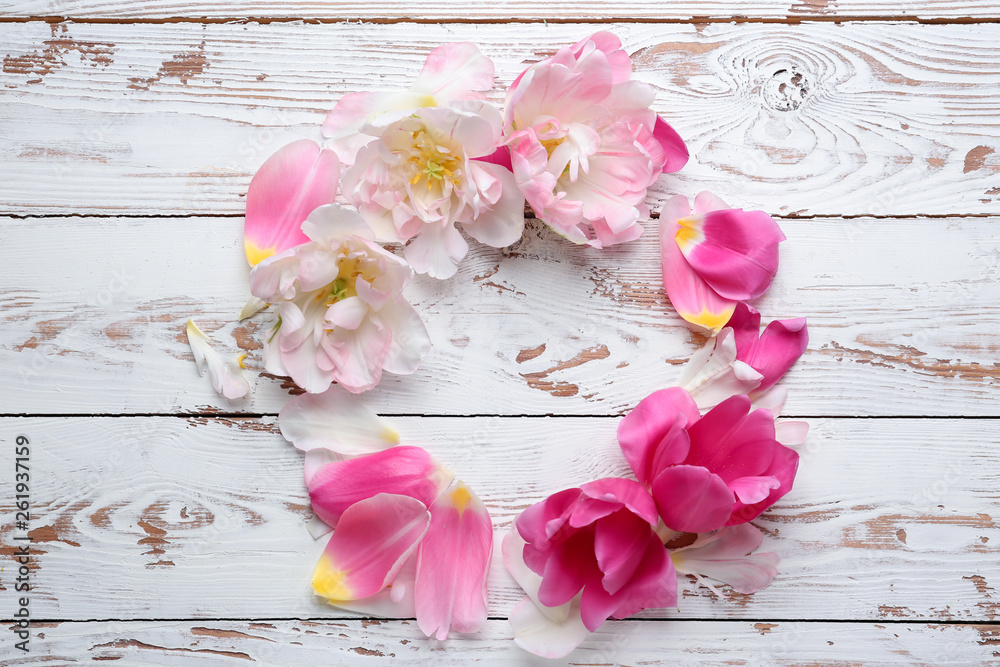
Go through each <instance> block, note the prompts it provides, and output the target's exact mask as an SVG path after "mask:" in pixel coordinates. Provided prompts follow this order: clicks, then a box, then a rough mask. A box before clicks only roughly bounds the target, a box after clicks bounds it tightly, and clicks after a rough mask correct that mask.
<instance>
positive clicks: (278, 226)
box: [243, 139, 340, 266]
mask: <svg viewBox="0 0 1000 667" xmlns="http://www.w3.org/2000/svg"><path fill="white" fill-rule="evenodd" d="M339 178H340V162H339V161H338V160H337V156H336V155H334V153H333V151H329V150H324V149H321V148H320V147H319V145H318V144H317V143H316V142H315V141H310V140H308V139H301V140H299V141H295V142H292V143H290V144H288V145H287V146H285V147H284V148H282V149H280V150H279V151H278V152H277V153H275V154H274V155H272V156H271V157H269V158H268V159H267V161H265V162H264V164H263V165H261V167H260V169H258V170H257V173H256V174H254V177H253V179H252V180H251V181H250V188H249V189H248V190H247V214H246V221H245V223H244V239H243V245H244V250H245V251H246V256H247V261H248V262H249V263H250V266H256V265H257V264H258V263H259V262H260V261H261V260H263V259H265V258H267V257H270V256H271V255H273V254H275V253H279V252H282V251H284V250H287V249H289V248H291V247H292V246H296V245H299V244H300V243H305V242H306V241H308V240H309V239H308V238H306V235H305V234H304V233H303V232H302V229H301V228H302V223H303V222H305V219H306V218H307V217H309V214H310V213H312V212H313V211H314V210H315V209H316V208H319V207H320V206H323V205H324V204H332V203H333V201H334V199H335V198H336V196H337V181H338V180H339Z"/></svg>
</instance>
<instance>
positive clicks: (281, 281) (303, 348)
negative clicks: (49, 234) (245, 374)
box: [250, 204, 430, 393]
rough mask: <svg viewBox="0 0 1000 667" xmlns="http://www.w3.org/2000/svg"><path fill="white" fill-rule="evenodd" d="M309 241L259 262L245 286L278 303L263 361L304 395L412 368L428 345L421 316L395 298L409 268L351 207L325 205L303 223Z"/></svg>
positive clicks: (367, 385)
mask: <svg viewBox="0 0 1000 667" xmlns="http://www.w3.org/2000/svg"><path fill="white" fill-rule="evenodd" d="M302 231H303V232H304V233H305V234H306V236H307V237H308V238H309V239H310V240H309V242H308V243H303V244H301V245H298V246H295V247H293V248H289V249H288V250H285V251H284V252H281V253H279V254H277V255H273V256H271V257H268V258H267V259H265V260H263V261H262V262H261V263H260V264H258V265H257V266H256V267H254V269H253V271H251V273H250V291H251V292H252V293H253V295H254V296H256V297H258V298H260V299H263V300H264V301H267V302H269V303H277V304H278V322H277V323H276V324H275V325H274V327H273V328H272V329H271V331H270V334H269V336H268V339H267V349H266V355H267V358H266V363H265V367H266V368H267V371H268V372H269V373H274V374H275V375H289V376H291V378H292V379H293V380H294V381H295V382H296V384H298V385H299V386H300V387H302V388H303V389H305V390H306V391H308V392H311V393H319V392H323V391H325V390H326V389H327V388H328V387H329V386H330V383H331V382H334V381H336V382H338V383H339V384H341V385H342V386H343V387H344V388H345V389H347V390H348V391H351V392H355V393H357V392H362V391H366V390H368V389H371V388H372V387H374V386H375V385H376V384H378V382H379V380H380V379H381V377H382V371H383V370H385V371H387V372H389V373H396V374H404V375H405V374H409V373H413V372H414V371H415V370H416V369H417V367H418V366H419V364H420V360H421V358H422V357H423V355H424V354H425V353H426V352H427V350H428V349H429V348H430V339H429V338H428V336H427V330H426V328H425V327H424V324H423V322H422V321H421V320H420V316H419V315H418V314H417V312H416V311H415V310H414V309H413V306H411V305H410V304H409V303H407V302H406V300H405V299H403V297H402V289H403V287H404V286H405V285H406V284H407V283H408V282H409V281H410V279H411V278H412V275H413V271H412V270H411V269H410V267H409V266H407V265H406V263H405V262H404V261H403V260H402V259H400V258H399V257H396V256H395V255H393V254H392V253H390V252H387V251H386V250H384V249H383V248H381V247H380V246H378V245H377V244H375V243H374V242H373V240H372V238H373V236H374V235H373V233H372V231H371V229H370V228H369V227H368V225H367V224H365V221H364V220H363V219H362V218H361V216H360V215H358V213H357V212H355V211H353V210H351V209H348V208H345V207H342V206H338V205H336V204H331V205H327V206H321V207H320V208H318V209H316V210H315V211H313V212H312V213H311V214H310V215H309V217H308V218H307V219H306V221H305V222H304V223H303V225H302Z"/></svg>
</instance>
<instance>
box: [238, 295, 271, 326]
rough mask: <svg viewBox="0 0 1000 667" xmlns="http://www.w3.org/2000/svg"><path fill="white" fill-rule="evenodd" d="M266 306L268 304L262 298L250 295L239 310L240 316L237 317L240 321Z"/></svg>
mask: <svg viewBox="0 0 1000 667" xmlns="http://www.w3.org/2000/svg"><path fill="white" fill-rule="evenodd" d="M267 306H268V303H267V301H264V300H263V299H258V298H257V297H255V296H251V297H250V298H249V299H248V300H247V304H246V305H245V306H243V310H241V311H240V317H239V319H240V321H241V322H242V321H243V320H245V319H247V318H250V317H253V316H254V315H256V314H257V313H259V312H260V311H262V310H264V309H265V308H267Z"/></svg>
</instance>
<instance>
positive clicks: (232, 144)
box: [0, 10, 1000, 215]
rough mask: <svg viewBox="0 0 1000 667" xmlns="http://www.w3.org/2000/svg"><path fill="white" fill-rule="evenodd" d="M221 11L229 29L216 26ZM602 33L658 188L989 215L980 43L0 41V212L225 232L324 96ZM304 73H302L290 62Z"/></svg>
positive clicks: (76, 29) (774, 30)
mask: <svg viewBox="0 0 1000 667" xmlns="http://www.w3.org/2000/svg"><path fill="white" fill-rule="evenodd" d="M226 11H228V10H226ZM596 29H611V30H614V31H615V32H616V33H618V34H619V35H620V36H621V37H622V39H623V41H624V43H625V45H626V49H627V50H628V51H629V52H630V53H631V54H633V56H634V61H635V67H636V70H637V77H638V78H640V79H643V80H645V81H647V82H649V83H651V84H652V85H653V86H655V87H656V89H657V100H656V103H655V107H656V109H657V110H658V111H659V112H661V113H662V114H663V115H664V116H665V117H666V118H667V119H668V120H669V121H670V122H671V123H673V124H674V125H675V126H676V127H677V129H678V131H679V132H680V133H681V135H682V136H683V137H684V138H685V139H686V140H687V142H688V144H689V146H690V148H691V152H692V155H693V156H694V157H693V159H692V161H691V162H690V164H689V165H688V166H686V167H685V168H684V170H683V171H682V172H681V173H680V174H678V175H675V176H666V177H663V178H661V179H660V181H659V183H658V184H657V185H656V186H654V188H653V190H652V192H651V194H650V203H651V204H652V205H653V206H654V208H656V207H657V206H659V204H660V203H661V202H662V201H663V200H664V199H665V198H666V197H667V196H669V195H671V194H673V193H675V192H682V193H687V194H690V195H694V194H695V193H696V192H698V191H699V190H702V189H706V188H708V189H713V190H717V191H719V193H720V194H722V195H725V196H727V197H729V198H731V199H734V200H739V201H741V202H742V203H744V204H747V205H748V206H751V207H755V208H763V209H764V210H767V211H769V212H771V213H776V214H779V213H780V214H796V213H797V214H817V215H843V214H851V215H864V214H874V215H926V214H972V213H977V214H983V213H1000V197H998V196H997V195H998V192H1000V127H998V126H997V123H996V118H997V116H998V115H1000V70H998V69H997V67H996V62H997V59H998V57H1000V24H981V25H923V24H913V23H864V22H862V23H844V24H839V23H838V24H835V23H814V24H801V25H791V26H789V25H774V24H737V25H733V24H710V25H697V26H693V25H684V24H680V25H678V24H669V25H665V24H644V23H631V24H589V25H585V24H549V25H545V24H527V25H521V26H518V27H517V30H516V33H517V37H516V39H513V38H512V29H511V27H510V26H508V25H496V24H444V25H414V24H388V25H387V24H374V25H373V24H354V23H351V24H344V23H339V24H325V25H303V24H299V23H274V24H268V25H258V24H249V25H224V24H213V25H195V24H174V23H171V24H163V25H147V24H142V25H107V24H88V25H81V24H72V23H61V24H52V25H49V24H46V23H41V22H32V23H26V24H4V25H2V26H0V44H3V48H2V54H3V56H4V66H3V70H2V72H0V87H2V89H3V90H4V104H3V105H2V106H0V127H3V128H4V131H3V135H2V138H0V183H3V187H2V188H0V211H3V212H10V213H32V212H34V213H42V212H48V213H68V214H83V213H88V212H89V213H133V214H150V213H165V214H176V213H178V212H183V213H234V214H240V213H242V211H243V200H242V198H241V197H242V196H243V194H244V193H245V189H246V186H247V183H248V182H249V179H250V176H251V174H252V173H253V171H254V170H255V169H256V168H257V167H258V166H259V165H260V164H261V163H262V162H263V160H264V159H265V158H266V157H267V156H268V155H269V154H270V153H271V152H273V151H274V150H276V149H277V148H278V147H279V146H281V145H283V144H285V143H287V142H289V141H291V140H292V139H295V138H301V137H308V136H315V137H317V138H318V137H319V132H318V125H319V123H320V122H321V121H322V119H323V117H324V114H325V113H326V112H327V111H328V110H329V109H330V108H331V107H332V106H333V104H334V103H335V102H336V100H337V99H339V98H340V96H341V95H343V94H345V93H347V92H351V91H360V90H370V89H373V88H403V87H405V86H406V85H408V83H407V82H409V81H411V80H412V79H413V78H414V77H415V75H416V73H417V72H418V71H419V68H420V66H421V64H422V62H423V59H424V57H425V55H426V53H427V51H428V50H429V49H430V48H432V47H433V46H436V45H438V44H441V43H444V42H449V41H456V40H472V41H475V42H477V43H478V44H480V45H481V47H482V49H483V51H484V52H485V53H486V54H487V55H489V56H490V57H491V58H493V59H494V61H495V62H496V64H497V72H498V79H497V80H498V89H497V91H496V92H495V95H494V99H495V100H496V101H499V100H500V99H501V98H502V91H501V89H502V87H503V86H504V85H505V84H506V83H507V82H509V81H511V80H512V79H513V78H514V76H516V75H517V73H518V72H519V71H521V70H522V69H523V68H524V67H525V65H526V63H529V62H534V61H536V60H537V59H538V58H539V57H540V56H542V55H544V54H548V53H552V52H553V50H554V49H556V48H558V47H559V46H561V45H564V44H569V43H573V42H575V41H576V40H578V39H580V38H581V37H584V36H586V35H588V34H590V33H591V32H593V31H594V30H596ZM306 54H308V55H306Z"/></svg>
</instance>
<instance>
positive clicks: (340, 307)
mask: <svg viewBox="0 0 1000 667" xmlns="http://www.w3.org/2000/svg"><path fill="white" fill-rule="evenodd" d="M368 313H369V308H368V304H367V303H365V302H364V301H362V300H361V299H360V298H358V297H356V296H349V297H347V298H346V299H341V300H340V301H336V302H334V303H333V304H332V305H331V306H330V307H329V308H327V309H326V321H327V322H329V323H330V324H332V325H334V326H337V327H344V328H345V329H352V330H353V329H357V328H358V327H359V326H361V322H362V321H363V320H364V319H365V317H366V316H367V315H368Z"/></svg>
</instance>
